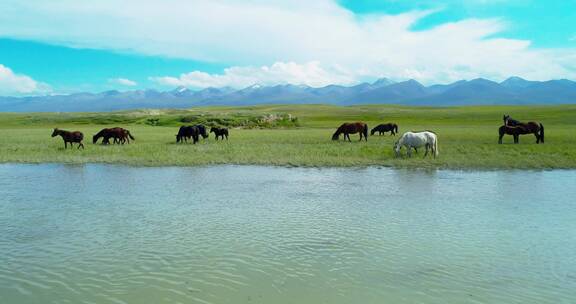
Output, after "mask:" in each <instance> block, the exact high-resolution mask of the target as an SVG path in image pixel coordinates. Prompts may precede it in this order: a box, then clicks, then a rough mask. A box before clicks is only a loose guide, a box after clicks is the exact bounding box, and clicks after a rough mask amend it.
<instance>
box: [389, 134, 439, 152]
mask: <svg viewBox="0 0 576 304" xmlns="http://www.w3.org/2000/svg"><path fill="white" fill-rule="evenodd" d="M402 146H405V147H406V149H408V156H409V157H412V148H414V150H416V149H417V148H420V147H422V146H425V147H426V153H425V154H424V157H426V155H428V149H431V150H432V155H434V158H436V156H438V137H437V136H436V133H434V132H432V131H422V132H406V133H404V134H402V137H400V139H399V140H398V141H397V142H396V143H395V144H394V152H396V156H400V149H402ZM416 152H418V150H416Z"/></svg>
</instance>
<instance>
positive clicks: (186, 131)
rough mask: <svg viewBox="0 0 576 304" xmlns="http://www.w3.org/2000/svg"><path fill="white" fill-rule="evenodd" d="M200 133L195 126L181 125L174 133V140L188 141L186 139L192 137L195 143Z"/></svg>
mask: <svg viewBox="0 0 576 304" xmlns="http://www.w3.org/2000/svg"><path fill="white" fill-rule="evenodd" d="M200 135H201V133H200V129H199V128H198V127H197V126H182V127H180V129H179V130H178V134H176V142H177V143H179V142H188V139H189V138H192V143H193V144H196V143H197V142H198V139H199V136H200Z"/></svg>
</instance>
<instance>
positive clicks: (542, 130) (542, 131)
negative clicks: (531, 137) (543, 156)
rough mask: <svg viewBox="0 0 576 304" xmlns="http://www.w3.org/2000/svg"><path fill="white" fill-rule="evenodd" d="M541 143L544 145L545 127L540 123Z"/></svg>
mask: <svg viewBox="0 0 576 304" xmlns="http://www.w3.org/2000/svg"><path fill="white" fill-rule="evenodd" d="M540 142H542V143H544V126H543V125H542V124H541V123H540Z"/></svg>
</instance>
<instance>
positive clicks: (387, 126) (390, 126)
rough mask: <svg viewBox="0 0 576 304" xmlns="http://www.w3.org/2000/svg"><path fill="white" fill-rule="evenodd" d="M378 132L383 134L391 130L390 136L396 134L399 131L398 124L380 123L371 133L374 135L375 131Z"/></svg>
mask: <svg viewBox="0 0 576 304" xmlns="http://www.w3.org/2000/svg"><path fill="white" fill-rule="evenodd" d="M376 132H378V134H379V135H382V134H384V133H386V132H390V136H392V135H394V136H396V133H398V125H397V124H395V123H387V124H380V125H377V126H376V127H375V128H374V129H372V130H371V131H370V135H374V133H376Z"/></svg>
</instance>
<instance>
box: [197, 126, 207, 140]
mask: <svg viewBox="0 0 576 304" xmlns="http://www.w3.org/2000/svg"><path fill="white" fill-rule="evenodd" d="M194 127H196V128H198V134H200V136H202V138H204V139H206V138H208V133H207V132H206V127H205V126H204V125H195V126H194Z"/></svg>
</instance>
